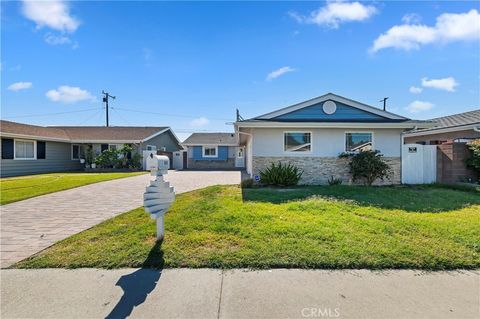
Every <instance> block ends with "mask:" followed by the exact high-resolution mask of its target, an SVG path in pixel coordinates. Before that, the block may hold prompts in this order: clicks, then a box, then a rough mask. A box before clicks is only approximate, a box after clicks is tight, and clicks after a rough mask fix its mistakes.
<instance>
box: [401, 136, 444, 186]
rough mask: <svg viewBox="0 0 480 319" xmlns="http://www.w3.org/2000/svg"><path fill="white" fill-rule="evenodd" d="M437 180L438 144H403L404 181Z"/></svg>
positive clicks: (405, 182)
mask: <svg viewBox="0 0 480 319" xmlns="http://www.w3.org/2000/svg"><path fill="white" fill-rule="evenodd" d="M436 181H437V146H436V145H420V144H404V145H403V146H402V183H403V184H431V183H435V182H436Z"/></svg>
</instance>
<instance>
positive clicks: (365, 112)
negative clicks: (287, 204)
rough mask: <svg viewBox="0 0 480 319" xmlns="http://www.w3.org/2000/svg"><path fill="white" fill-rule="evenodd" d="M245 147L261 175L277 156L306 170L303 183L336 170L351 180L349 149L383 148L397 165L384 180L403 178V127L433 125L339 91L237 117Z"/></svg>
mask: <svg viewBox="0 0 480 319" xmlns="http://www.w3.org/2000/svg"><path fill="white" fill-rule="evenodd" d="M234 126H235V133H236V135H237V138H238V142H239V146H244V147H245V157H246V171H247V173H248V174H250V176H252V177H253V178H254V179H258V176H259V173H260V171H261V170H264V169H265V168H266V167H268V166H269V165H270V164H271V163H272V162H279V161H281V162H289V163H292V164H294V165H295V166H297V167H298V168H299V169H301V170H303V175H302V179H301V180H300V183H301V184H325V183H327V181H328V178H330V177H331V176H333V177H335V178H340V179H342V180H343V182H344V183H350V182H351V180H350V179H351V178H350V174H349V172H348V171H349V168H348V162H347V160H346V159H343V158H339V157H338V155H339V154H341V153H343V152H358V151H360V150H369V149H375V150H379V151H380V152H381V153H382V154H383V155H384V157H385V159H386V161H387V162H388V163H389V164H390V166H391V167H392V169H393V173H394V174H393V177H392V178H391V180H386V181H385V182H384V183H388V184H390V183H393V184H396V183H400V181H401V153H402V151H401V149H402V133H403V132H405V131H407V130H412V129H414V128H429V127H431V126H432V123H431V122H429V121H416V120H411V119H408V118H406V117H403V116H400V115H397V114H393V113H391V112H387V111H384V110H381V109H379V108H376V107H373V106H370V105H366V104H364V103H361V102H357V101H354V100H351V99H348V98H345V97H342V96H339V95H336V94H333V93H328V94H325V95H322V96H319V97H316V98H314V99H311V100H308V101H305V102H301V103H298V104H294V105H291V106H288V107H285V108H282V109H279V110H275V111H272V112H270V113H267V114H263V115H260V116H257V117H254V118H251V119H247V120H243V119H241V118H240V117H239V118H238V119H237V121H236V122H235V123H234Z"/></svg>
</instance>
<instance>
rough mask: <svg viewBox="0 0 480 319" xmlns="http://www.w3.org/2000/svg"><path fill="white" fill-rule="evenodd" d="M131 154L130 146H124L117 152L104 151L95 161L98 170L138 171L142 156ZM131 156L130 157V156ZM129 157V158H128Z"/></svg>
mask: <svg viewBox="0 0 480 319" xmlns="http://www.w3.org/2000/svg"><path fill="white" fill-rule="evenodd" d="M132 153H133V148H132V147H131V146H130V145H126V144H125V145H124V146H123V147H122V148H121V149H119V150H105V151H103V152H102V153H101V154H100V155H98V156H97V158H96V159H95V163H96V164H97V165H98V167H100V168H128V169H139V168H141V167H142V156H141V155H140V154H139V153H134V154H133V155H132ZM130 155H131V156H130ZM129 157H130V158H129Z"/></svg>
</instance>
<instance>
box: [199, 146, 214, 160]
mask: <svg viewBox="0 0 480 319" xmlns="http://www.w3.org/2000/svg"><path fill="white" fill-rule="evenodd" d="M207 148H214V149H215V155H205V150H206V149H207ZM202 157H206V158H208V157H210V158H217V157H218V145H203V146H202Z"/></svg>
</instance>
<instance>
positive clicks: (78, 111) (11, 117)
mask: <svg viewBox="0 0 480 319" xmlns="http://www.w3.org/2000/svg"><path fill="white" fill-rule="evenodd" d="M102 109H103V108H102ZM92 110H98V108H91V109H85V110H77V111H65V112H55V113H43V114H30V115H15V116H6V117H4V118H7V119H13V118H22V117H37V116H50V115H61V114H71V113H81V112H88V111H92Z"/></svg>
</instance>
